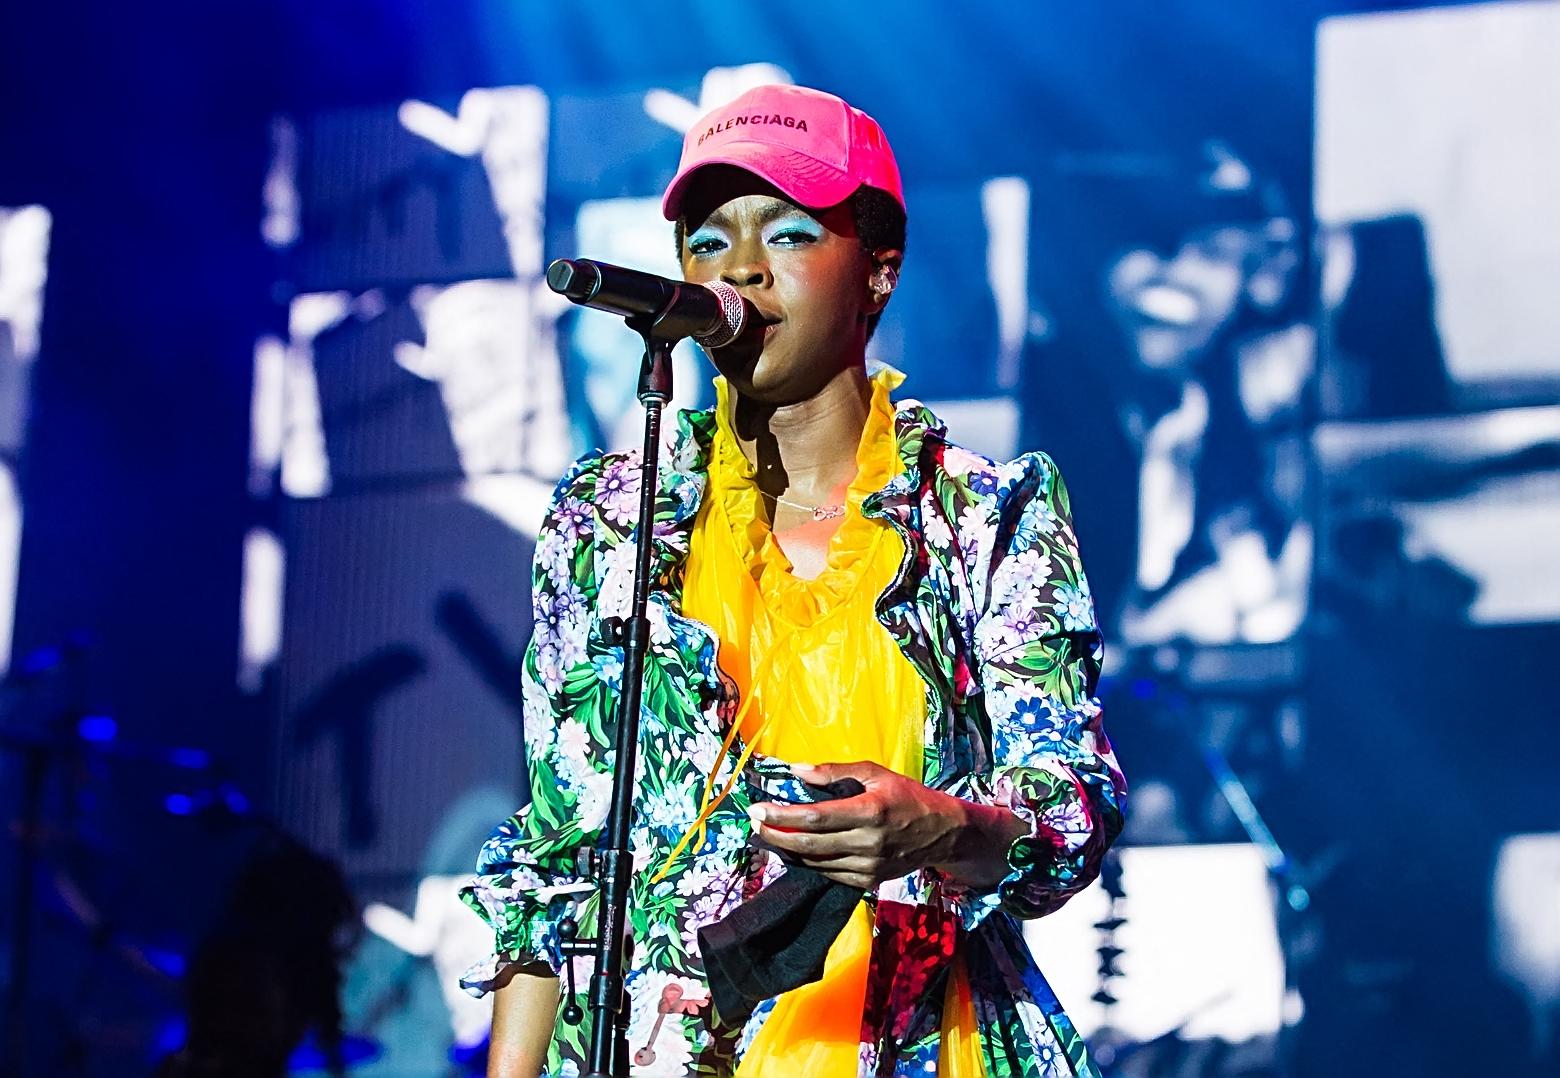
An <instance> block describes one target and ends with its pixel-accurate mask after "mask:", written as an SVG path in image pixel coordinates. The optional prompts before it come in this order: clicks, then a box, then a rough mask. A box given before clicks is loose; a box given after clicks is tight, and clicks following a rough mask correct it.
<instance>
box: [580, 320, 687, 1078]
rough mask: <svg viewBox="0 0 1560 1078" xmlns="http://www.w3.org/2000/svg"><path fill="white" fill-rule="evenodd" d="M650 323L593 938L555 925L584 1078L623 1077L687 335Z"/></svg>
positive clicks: (609, 632)
mask: <svg viewBox="0 0 1560 1078" xmlns="http://www.w3.org/2000/svg"><path fill="white" fill-rule="evenodd" d="M661 321H662V320H661V319H659V318H656V317H633V318H629V319H626V322H627V324H628V327H629V328H630V329H632V330H634V331H636V332H637V333H638V334H639V335H640V336H641V337H643V338H644V342H645V354H644V360H643V362H642V363H641V365H640V368H639V402H640V403H641V404H643V405H644V408H645V442H644V459H643V461H642V462H641V465H640V481H639V531H638V536H639V539H638V543H639V545H638V547H637V548H636V550H635V557H634V588H633V600H632V605H631V606H630V608H629V615H628V617H627V618H608V619H607V620H606V621H605V622H604V623H603V626H602V627H603V630H604V635H605V637H606V640H607V642H608V643H609V644H614V645H621V646H622V648H623V690H622V693H621V695H619V697H618V708H617V735H616V757H615V759H614V761H613V775H612V807H611V811H610V813H609V814H608V816H607V826H606V842H605V843H604V844H603V845H598V846H594V847H587V848H584V849H582V850H581V851H580V854H581V858H580V859H581V863H582V864H583V865H584V869H583V874H586V875H594V876H595V877H596V894H597V896H598V902H597V906H596V937H595V938H594V939H581V938H580V936H579V926H578V924H577V923H576V922H575V921H574V919H573V918H572V917H571V918H567V919H565V920H564V921H563V922H562V923H561V924H560V925H559V932H558V934H559V936H560V937H561V938H562V940H561V946H560V950H561V951H562V953H563V957H564V962H565V967H566V969H567V973H568V983H569V997H570V1001H569V1003H568V1005H567V1006H565V1007H564V1011H563V1018H564V1020H565V1021H568V1022H578V1021H579V1020H580V1019H581V1018H582V1017H583V1015H582V1014H581V1011H580V1007H579V1005H578V1004H577V1003H575V1002H574V1001H573V997H574V995H575V991H574V966H573V960H574V959H575V958H576V957H583V956H585V955H593V956H594V957H595V960H596V962H595V972H594V973H593V974H592V975H591V978H590V998H589V1003H590V1011H591V1037H590V1064H589V1070H588V1071H587V1072H586V1074H587V1078H628V1022H629V1007H628V992H627V990H626V989H625V988H624V966H625V965H626V963H627V961H628V959H629V957H630V948H631V946H632V940H631V939H630V938H629V935H628V930H627V918H628V896H629V884H630V883H631V882H632V879H633V871H634V859H633V855H632V854H631V853H630V852H629V848H628V837H629V825H630V824H631V823H632V821H633V812H634V771H635V764H636V757H637V755H638V751H639V708H640V701H641V699H642V697H643V692H644V665H645V651H646V649H647V647H648V646H649V643H650V619H649V618H648V617H646V615H645V608H646V606H647V604H648V602H649V598H650V560H651V540H652V533H653V531H654V518H655V496H656V478H657V477H656V468H657V464H658V457H659V456H660V447H661V411H662V409H663V408H664V407H665V405H666V402H667V401H668V400H670V399H671V396H672V347H673V345H675V344H676V343H677V341H678V340H680V339H681V338H683V337H685V336H687V331H686V330H682V329H681V327H680V326H678V325H676V322H677V320H676V319H672V318H668V319H666V320H665V321H666V322H671V323H673V324H672V325H660V326H658V323H660V322H661Z"/></svg>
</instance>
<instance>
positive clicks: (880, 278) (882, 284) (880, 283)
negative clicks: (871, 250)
mask: <svg viewBox="0 0 1560 1078" xmlns="http://www.w3.org/2000/svg"><path fill="white" fill-rule="evenodd" d="M898 284H899V271H898V270H896V269H895V268H894V267H893V266H879V267H878V268H877V269H876V270H875V271H874V272H873V274H872V285H871V287H872V292H873V294H874V295H876V296H877V297H878V299H880V300H881V299H884V298H886V297H887V296H888V294H889V293H890V292H892V291H893V290H894V288H895V287H896V286H897V285H898Z"/></svg>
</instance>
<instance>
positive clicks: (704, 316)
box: [547, 258, 748, 349]
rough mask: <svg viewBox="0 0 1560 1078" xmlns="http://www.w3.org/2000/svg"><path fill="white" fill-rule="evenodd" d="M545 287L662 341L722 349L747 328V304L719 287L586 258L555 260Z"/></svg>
mask: <svg viewBox="0 0 1560 1078" xmlns="http://www.w3.org/2000/svg"><path fill="white" fill-rule="evenodd" d="M547 287H548V288H551V289H552V290H553V291H554V292H556V293H558V294H559V295H560V296H563V297H564V298H565V299H567V300H570V301H571V302H574V303H578V304H580V305H581V306H584V307H594V308H596V309H597V310H598V311H611V312H612V313H613V314H617V315H622V316H623V317H625V318H637V319H640V320H642V321H648V322H649V324H650V325H651V326H653V327H654V329H655V335H656V336H657V337H661V338H663V339H668V340H675V339H676V338H678V337H692V338H693V339H694V340H695V341H697V342H698V343H699V344H700V345H701V346H702V347H704V348H706V349H713V348H722V347H724V346H726V345H728V344H730V343H731V342H732V341H734V340H736V339H737V337H738V336H739V335H741V333H742V330H743V328H744V327H745V326H746V325H747V323H748V303H747V301H746V300H744V299H743V298H742V296H741V295H740V294H739V293H738V292H737V290H736V289H735V288H733V287H731V285H729V284H726V283H725V282H724V281H719V282H716V283H715V284H710V285H701V284H689V283H688V282H687V281H671V280H668V279H667V278H665V277H657V276H656V275H655V274H653V273H644V272H642V271H640V270H631V269H624V268H623V267H622V266H613V265H609V264H607V263H606V262H594V261H592V260H591V259H588V258H560V259H558V260H557V261H555V262H553V263H552V264H551V265H550V266H548V267H547Z"/></svg>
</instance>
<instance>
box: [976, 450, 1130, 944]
mask: <svg viewBox="0 0 1560 1078" xmlns="http://www.w3.org/2000/svg"><path fill="white" fill-rule="evenodd" d="M987 528H988V529H989V530H987V531H986V534H985V536H984V538H985V539H986V542H987V545H988V548H989V549H990V551H991V552H992V554H991V557H990V559H989V560H983V561H982V563H981V570H982V571H981V572H979V573H978V574H977V579H976V580H975V581H973V584H974V588H973V590H974V593H975V596H974V597H975V599H976V609H977V610H978V612H979V613H978V616H977V620H976V623H975V629H974V640H975V654H976V662H977V669H976V670H975V671H974V673H975V675H976V677H975V680H976V682H977V683H978V684H979V685H980V687H981V692H982V695H983V699H984V706H985V712H986V717H987V720H988V722H989V728H990V732H991V764H992V767H991V771H990V780H989V786H987V787H986V789H985V790H983V791H982V793H983V794H984V795H985V796H983V797H981V800H984V801H986V802H988V803H992V804H998V805H1002V806H1004V807H1006V808H1008V809H1010V810H1011V811H1012V812H1014V813H1016V814H1017V815H1018V816H1019V817H1020V818H1022V819H1023V820H1024V822H1025V823H1027V824H1028V825H1029V831H1028V833H1027V834H1025V835H1022V836H1020V837H1019V838H1018V839H1016V840H1015V841H1014V842H1013V844H1012V846H1011V847H1010V848H1009V851H1008V869H1009V871H1008V874H1007V876H1006V878H1004V879H1003V880H1002V881H1001V883H1000V884H998V886H997V887H996V889H995V891H994V892H992V893H991V894H988V895H985V896H982V897H981V898H979V899H977V900H976V902H975V908H974V909H973V910H972V913H973V914H974V915H975V916H974V917H973V920H979V919H980V917H981V916H982V914H983V911H989V910H990V909H992V908H1002V909H1004V910H1006V911H1008V912H1009V913H1012V914H1013V915H1015V916H1017V917H1021V918H1029V917H1039V916H1042V915H1044V914H1046V913H1050V912H1051V911H1052V910H1055V909H1057V908H1059V907H1060V906H1061V905H1062V903H1063V902H1065V901H1066V900H1067V899H1068V898H1070V897H1071V896H1072V895H1074V894H1076V893H1077V892H1079V891H1081V890H1082V889H1083V888H1085V887H1087V886H1088V885H1089V883H1091V882H1092V881H1093V880H1094V878H1095V877H1096V876H1097V875H1098V874H1099V870H1100V860H1101V858H1102V857H1103V856H1104V854H1105V851H1106V850H1107V849H1108V848H1109V847H1110V844H1111V843H1112V842H1113V841H1114V840H1115V838H1116V836H1117V835H1118V834H1119V833H1120V831H1121V825H1122V808H1123V804H1124V798H1125V795H1126V783H1125V780H1124V779H1123V777H1122V774H1121V771H1120V769H1119V767H1118V766H1117V764H1116V758H1115V755H1114V753H1113V752H1112V750H1111V745H1110V741H1109V739H1108V738H1107V737H1106V736H1105V729H1104V726H1103V723H1102V718H1101V709H1100V704H1099V701H1098V700H1097V699H1096V698H1095V696H1094V693H1095V689H1096V685H1097V682H1098V680H1099V673H1100V659H1101V650H1102V645H1101V638H1100V633H1099V628H1098V626H1097V624H1096V621H1095V617H1094V605H1093V601H1092V599H1091V597H1090V594H1089V584H1088V580H1087V579H1086V578H1085V577H1084V574H1083V565H1082V563H1081V561H1080V559H1079V555H1078V541H1077V537H1076V535H1075V534H1074V531H1073V524H1072V514H1071V512H1070V507H1069V504H1068V497H1067V488H1066V486H1065V485H1064V484H1063V482H1062V478H1061V475H1060V474H1059V473H1058V471H1057V469H1056V466H1055V465H1054V464H1053V463H1052V462H1051V460H1050V458H1048V457H1046V456H1044V455H1043V454H1038V453H1034V454H1029V455H1027V456H1025V457H1021V458H1019V460H1017V461H1014V462H1013V463H1012V464H1009V465H1004V466H1002V467H1001V468H1000V469H998V483H997V490H996V493H995V504H994V508H993V514H992V517H991V518H988V522H987ZM981 785H986V784H984V783H983V784H981Z"/></svg>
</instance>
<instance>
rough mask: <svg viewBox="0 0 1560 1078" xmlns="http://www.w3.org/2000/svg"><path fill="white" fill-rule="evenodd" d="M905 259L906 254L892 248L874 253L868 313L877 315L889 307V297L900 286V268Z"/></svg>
mask: <svg viewBox="0 0 1560 1078" xmlns="http://www.w3.org/2000/svg"><path fill="white" fill-rule="evenodd" d="M904 257H905V256H904V252H902V251H899V250H896V249H894V248H892V247H879V248H878V249H877V250H875V251H873V252H872V272H871V273H870V274H869V275H868V277H867V291H868V293H869V295H870V299H869V302H868V313H870V314H877V313H878V312H879V311H881V310H882V309H883V308H884V307H886V306H888V298H889V296H891V295H892V294H893V292H894V289H895V288H896V287H898V285H899V267H900V266H901V265H902V264H903V263H904Z"/></svg>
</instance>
